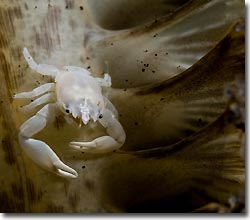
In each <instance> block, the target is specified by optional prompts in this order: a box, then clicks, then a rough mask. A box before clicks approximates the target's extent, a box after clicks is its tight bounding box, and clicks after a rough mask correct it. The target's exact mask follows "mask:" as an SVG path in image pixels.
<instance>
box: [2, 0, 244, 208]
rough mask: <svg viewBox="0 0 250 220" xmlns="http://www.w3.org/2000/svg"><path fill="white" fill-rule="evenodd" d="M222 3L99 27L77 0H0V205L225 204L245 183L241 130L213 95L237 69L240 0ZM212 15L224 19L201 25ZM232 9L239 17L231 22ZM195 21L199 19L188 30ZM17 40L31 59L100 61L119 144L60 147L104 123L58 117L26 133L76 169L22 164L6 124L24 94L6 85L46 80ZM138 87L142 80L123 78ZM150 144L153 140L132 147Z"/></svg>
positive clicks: (22, 87) (96, 67)
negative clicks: (106, 149)
mask: <svg viewBox="0 0 250 220" xmlns="http://www.w3.org/2000/svg"><path fill="white" fill-rule="evenodd" d="M207 2H209V1H207ZM232 2H233V3H232V5H231V6H230V4H226V3H225V2H224V3H223V4H218V5H219V6H220V7H219V6H218V5H217V3H215V5H214V6H211V7H210V6H209V7H205V9H204V10H205V12H206V13H207V14H205V15H210V16H204V17H203V15H204V10H203V11H202V9H201V8H200V5H203V4H206V1H204V2H201V1H193V3H192V4H190V5H188V6H186V7H184V8H183V9H182V10H179V11H178V12H176V13H174V14H172V15H171V17H170V18H171V19H169V18H167V19H165V18H162V21H161V22H159V21H157V22H155V21H153V23H152V24H151V25H147V27H144V26H142V27H141V28H136V30H128V31H124V32H123V31H121V32H112V31H111V32H110V31H105V30H103V29H100V28H99V27H97V26H96V25H95V24H94V23H92V19H93V18H91V16H90V14H89V12H88V10H87V8H88V6H87V5H85V4H84V2H83V1H80V0H75V1H74V0H67V1H60V2H58V1H48V2H46V4H45V2H44V1H38V2H37V1H33V0H31V1H26V0H21V1H9V0H8V1H7V0H6V1H5V0H3V1H1V2H0V62H1V65H0V82H1V85H0V138H1V148H0V165H1V166H0V170H1V177H0V183H1V189H0V204H1V206H0V210H1V212H110V211H114V212H116V211H119V212H138V211H139V212H140V211H163V212H175V211H177V212H186V211H188V212H189V211H192V210H194V209H197V208H199V207H200V206H203V205H206V204H207V203H209V202H217V203H219V204H224V205H227V203H228V198H229V196H230V195H231V194H232V193H240V192H241V191H239V190H240V189H242V188H244V162H243V160H242V158H241V157H240V156H241V155H240V153H239V150H240V148H241V146H242V145H243V143H242V142H243V138H242V137H243V131H242V129H241V128H237V127H235V126H233V124H232V123H228V120H226V119H227V118H228V117H226V116H227V115H228V114H229V113H228V112H227V111H226V109H227V106H228V105H227V97H225V96H224V94H223V90H224V88H225V87H226V86H228V85H229V86H230V85H232V84H233V83H234V81H235V77H236V75H240V74H241V75H244V62H245V60H244V59H245V55H244V23H243V22H242V21H243V20H244V19H243V20H242V19H241V18H243V17H244V15H242V14H241V11H242V9H243V5H242V4H243V3H240V1H232ZM235 2H238V3H237V4H236V3H235ZM234 4H235V5H234ZM216 6H218V7H216ZM221 7H226V8H225V10H221ZM217 8H218V11H216V10H215V9H217ZM193 11H194V12H195V11H198V12H199V13H198V12H197V13H196V14H195V13H194V14H195V15H193ZM222 11H223V12H225V16H224V17H223V13H222ZM243 11H244V10H243ZM212 12H214V13H212ZM190 14H191V15H193V16H188V15H190ZM228 14H230V16H227V15H228ZM223 19H224V20H225V23H226V25H225V26H223V28H222V27H221V26H220V25H218V26H216V25H215V26H213V25H212V26H209V24H216V22H215V21H216V20H219V21H221V20H223ZM238 19H240V20H239V21H240V25H237V26H233V24H234V22H235V21H236V20H238ZM159 20H160V19H159ZM180 21H181V22H180ZM198 21H200V22H198ZM196 22H198V23H196ZM214 22H215V23H214ZM202 24H207V25H203V26H204V27H207V26H208V27H209V28H208V29H206V28H205V29H204V30H203V31H201V32H199V31H198V30H195V26H196V25H202ZM116 25H117V24H116ZM118 25H119V24H118ZM179 25H180V26H181V28H178V27H180V26H179ZM192 31H193V32H192ZM196 31H197V33H196ZM158 32H159V33H158ZM181 33H183V35H181ZM209 33H210V34H209ZM166 36H167V38H165V37H166ZM169 36H171V38H169ZM176 36H179V37H180V38H178V39H176V38H175V37H176ZM105 37H107V39H106V38H105ZM135 39H136V40H135ZM166 39H167V40H166ZM175 39H176V40H175ZM184 39H185V41H184ZM181 42H184V43H183V44H181ZM208 42H209V43H208ZM216 45H217V46H216ZM24 46H25V47H28V48H30V52H31V53H32V54H33V55H34V57H36V60H37V62H41V61H43V62H44V63H47V64H52V65H56V66H63V65H65V64H67V65H74V66H82V67H85V68H87V69H89V70H90V71H91V72H92V73H93V74H94V76H100V77H101V76H102V74H103V73H104V72H106V69H105V68H106V66H105V61H108V63H109V65H110V71H109V72H110V74H111V77H112V80H114V88H113V89H109V90H107V91H106V92H107V96H108V97H109V98H110V100H111V101H112V102H113V104H114V105H115V106H116V108H117V110H118V112H119V114H120V115H119V117H120V121H121V123H122V124H123V126H124V129H125V132H126V134H127V140H126V143H125V145H124V147H123V148H122V150H123V151H120V152H115V153H111V154H108V155H105V156H103V155H99V156H96V155H91V154H82V153H79V152H76V151H74V150H71V149H69V148H68V147H67V145H68V143H69V142H70V141H71V140H78V141H82V140H86V141H88V140H92V139H93V138H96V137H98V136H101V135H103V134H104V133H105V131H104V129H103V128H102V127H101V126H97V127H95V128H94V130H95V132H93V128H92V127H91V126H89V127H84V128H81V129H80V130H77V129H72V128H71V127H70V126H69V125H68V124H67V123H65V122H64V120H62V118H60V117H58V118H57V119H56V121H55V123H54V124H52V125H49V126H48V127H47V128H46V129H45V130H44V131H42V132H40V133H39V134H38V135H36V138H39V139H41V140H45V141H47V142H48V143H49V144H50V146H52V147H53V150H54V151H55V152H56V153H58V155H59V156H60V158H62V159H63V160H64V161H65V162H67V164H68V165H70V166H74V167H76V170H77V172H78V173H79V177H78V179H76V180H73V181H67V180H64V179H62V178H60V177H56V176H54V175H53V174H50V173H48V172H46V171H43V170H41V169H40V168H39V167H36V166H34V165H33V162H32V161H31V160H30V159H29V158H28V157H26V156H25V154H23V152H22V151H21V149H20V146H19V144H18V141H17V134H18V128H19V127H20V125H21V124H22V123H23V122H24V121H25V120H27V118H28V117H30V116H31V115H32V114H34V113H35V112H31V113H26V114H23V113H21V112H19V111H18V108H19V107H20V105H23V104H26V103H23V102H22V103H21V102H19V101H15V102H14V101H13V99H12V95H13V93H17V92H19V91H28V90H31V89H33V88H34V87H36V86H38V85H40V84H43V83H48V82H52V79H51V78H50V77H48V76H39V75H37V74H36V73H34V72H32V71H31V70H30V69H29V68H28V66H27V64H26V62H25V60H24V59H23V56H22V49H23V47H24ZM178 46H180V47H178ZM131 48H132V49H133V50H132V49H131ZM167 49H171V50H170V51H169V50H167ZM179 51H181V52H182V53H181V52H179ZM209 51H210V53H208V52H209ZM167 53H168V54H167ZM207 53H208V54H207ZM156 54H157V55H156ZM183 54H185V56H184V57H183V56H182V55H183ZM206 54H207V55H206ZM204 55H206V56H205V57H204ZM187 57H190V58H192V59H189V60H187ZM201 57H203V59H202V60H200V61H199V62H198V63H197V61H198V60H199V59H200V58H201ZM45 61H46V62H45ZM185 63H188V65H184V64H185ZM193 64H195V65H194V66H192V65H193ZM190 66H192V68H190V69H188V70H187V71H185V70H186V69H187V68H188V67H190ZM143 69H144V71H143ZM148 70H150V71H148ZM153 71H154V72H153ZM157 72H158V73H159V74H157ZM173 76H176V77H174V78H172V77H173ZM201 76H202V77H201ZM151 83H157V86H153V88H152V86H151V85H150V84H151ZM158 83H159V84H158ZM142 85H144V86H147V87H146V88H145V89H138V88H134V87H136V86H142ZM115 88H116V89H115ZM129 88H131V89H129ZM30 101H31V100H30ZM28 102H29V101H28ZM27 104H28V103H27ZM223 112H226V113H225V115H224V116H222V114H223ZM198 131H199V133H197V132H198ZM218 134H219V135H218ZM186 138H187V139H186ZM158 147H161V148H159V149H157V148H158ZM162 147H163V148H162ZM152 148H153V149H157V150H152V151H150V152H151V153H149V152H146V154H141V153H139V154H132V153H131V151H132V152H134V151H135V150H144V149H152ZM228 149H229V150H228ZM128 151H129V153H128ZM146 156H147V157H146ZM212 158H213V159H212ZM214 170H217V172H214ZM204 173H205V174H206V175H204ZM170 179H171V181H169V180H170ZM180 183H181V184H180ZM207 183H209V184H207ZM137 192H139V194H140V195H142V196H141V197H138V196H137ZM243 194H244V193H243ZM190 198H193V199H192V200H190ZM240 199H241V197H239V199H238V200H240ZM242 201H243V200H242ZM205 210H206V209H205ZM226 210H227V209H226ZM229 211H230V210H229Z"/></svg>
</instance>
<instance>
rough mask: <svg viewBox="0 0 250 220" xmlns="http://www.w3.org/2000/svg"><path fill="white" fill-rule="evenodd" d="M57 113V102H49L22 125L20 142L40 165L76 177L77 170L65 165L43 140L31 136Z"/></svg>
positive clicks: (57, 172)
mask: <svg viewBox="0 0 250 220" xmlns="http://www.w3.org/2000/svg"><path fill="white" fill-rule="evenodd" d="M55 115H56V106H55V104H47V105H45V106H44V107H43V108H42V109H41V110H40V111H38V112H37V113H36V115H34V116H33V117H31V118H30V119H28V120H27V121H26V122H24V123H23V125H22V126H21V127H20V132H19V136H18V138H19V143H20V145H21V147H22V149H23V150H24V151H25V153H26V154H27V155H28V156H29V157H30V158H31V159H32V160H33V161H34V162H35V163H36V164H37V165H39V166H40V167H42V168H43V169H45V170H48V171H50V172H53V173H55V174H57V175H59V176H62V177H69V178H76V177H77V172H76V171H75V170H73V169H72V168H70V167H68V166H67V165H65V164H64V163H63V162H62V161H61V160H60V159H59V157H58V156H57V155H56V154H55V152H54V151H53V150H52V149H51V148H50V147H49V146H48V145H47V144H46V143H44V142H43V141H40V140H36V139H32V138H31V137H32V136H33V135H35V134H37V133H38V132H39V131H41V130H42V129H43V128H44V127H45V126H46V124H47V123H48V122H51V121H53V120H54V118H55Z"/></svg>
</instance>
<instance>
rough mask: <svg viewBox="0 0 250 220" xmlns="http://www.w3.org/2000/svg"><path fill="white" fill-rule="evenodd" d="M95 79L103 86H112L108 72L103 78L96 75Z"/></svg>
mask: <svg viewBox="0 0 250 220" xmlns="http://www.w3.org/2000/svg"><path fill="white" fill-rule="evenodd" d="M95 79H96V80H97V81H98V83H99V85H100V86H102V87H110V86H111V84H112V83H111V77H110V75H109V74H108V73H105V74H104V77H103V78H99V77H95Z"/></svg>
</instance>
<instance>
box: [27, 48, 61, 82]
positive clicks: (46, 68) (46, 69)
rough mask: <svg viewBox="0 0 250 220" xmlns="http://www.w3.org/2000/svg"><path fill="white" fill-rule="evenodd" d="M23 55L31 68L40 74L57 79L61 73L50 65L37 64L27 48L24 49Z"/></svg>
mask: <svg viewBox="0 0 250 220" xmlns="http://www.w3.org/2000/svg"><path fill="white" fill-rule="evenodd" d="M23 55H24V58H25V60H26V61H27V63H28V64H29V67H30V68H31V69H32V70H34V71H36V72H38V73H40V74H42V75H47V76H52V77H56V75H57V74H58V73H59V70H58V69H57V68H56V67H55V66H52V65H48V64H37V63H36V62H35V61H34V59H33V58H32V56H31V55H30V53H29V51H28V49H27V48H26V47H25V48H23Z"/></svg>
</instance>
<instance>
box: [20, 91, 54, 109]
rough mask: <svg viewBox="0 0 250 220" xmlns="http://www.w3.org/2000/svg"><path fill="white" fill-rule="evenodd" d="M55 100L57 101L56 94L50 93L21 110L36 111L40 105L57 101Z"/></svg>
mask: <svg viewBox="0 0 250 220" xmlns="http://www.w3.org/2000/svg"><path fill="white" fill-rule="evenodd" d="M54 99H55V94H53V93H48V94H45V95H43V96H41V97H39V98H37V99H35V100H34V101H33V102H31V103H30V104H28V105H25V106H22V107H20V109H21V110H22V111H29V110H32V109H35V108H36V107H37V106H39V105H42V104H46V103H49V102H52V101H55V100H54Z"/></svg>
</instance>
